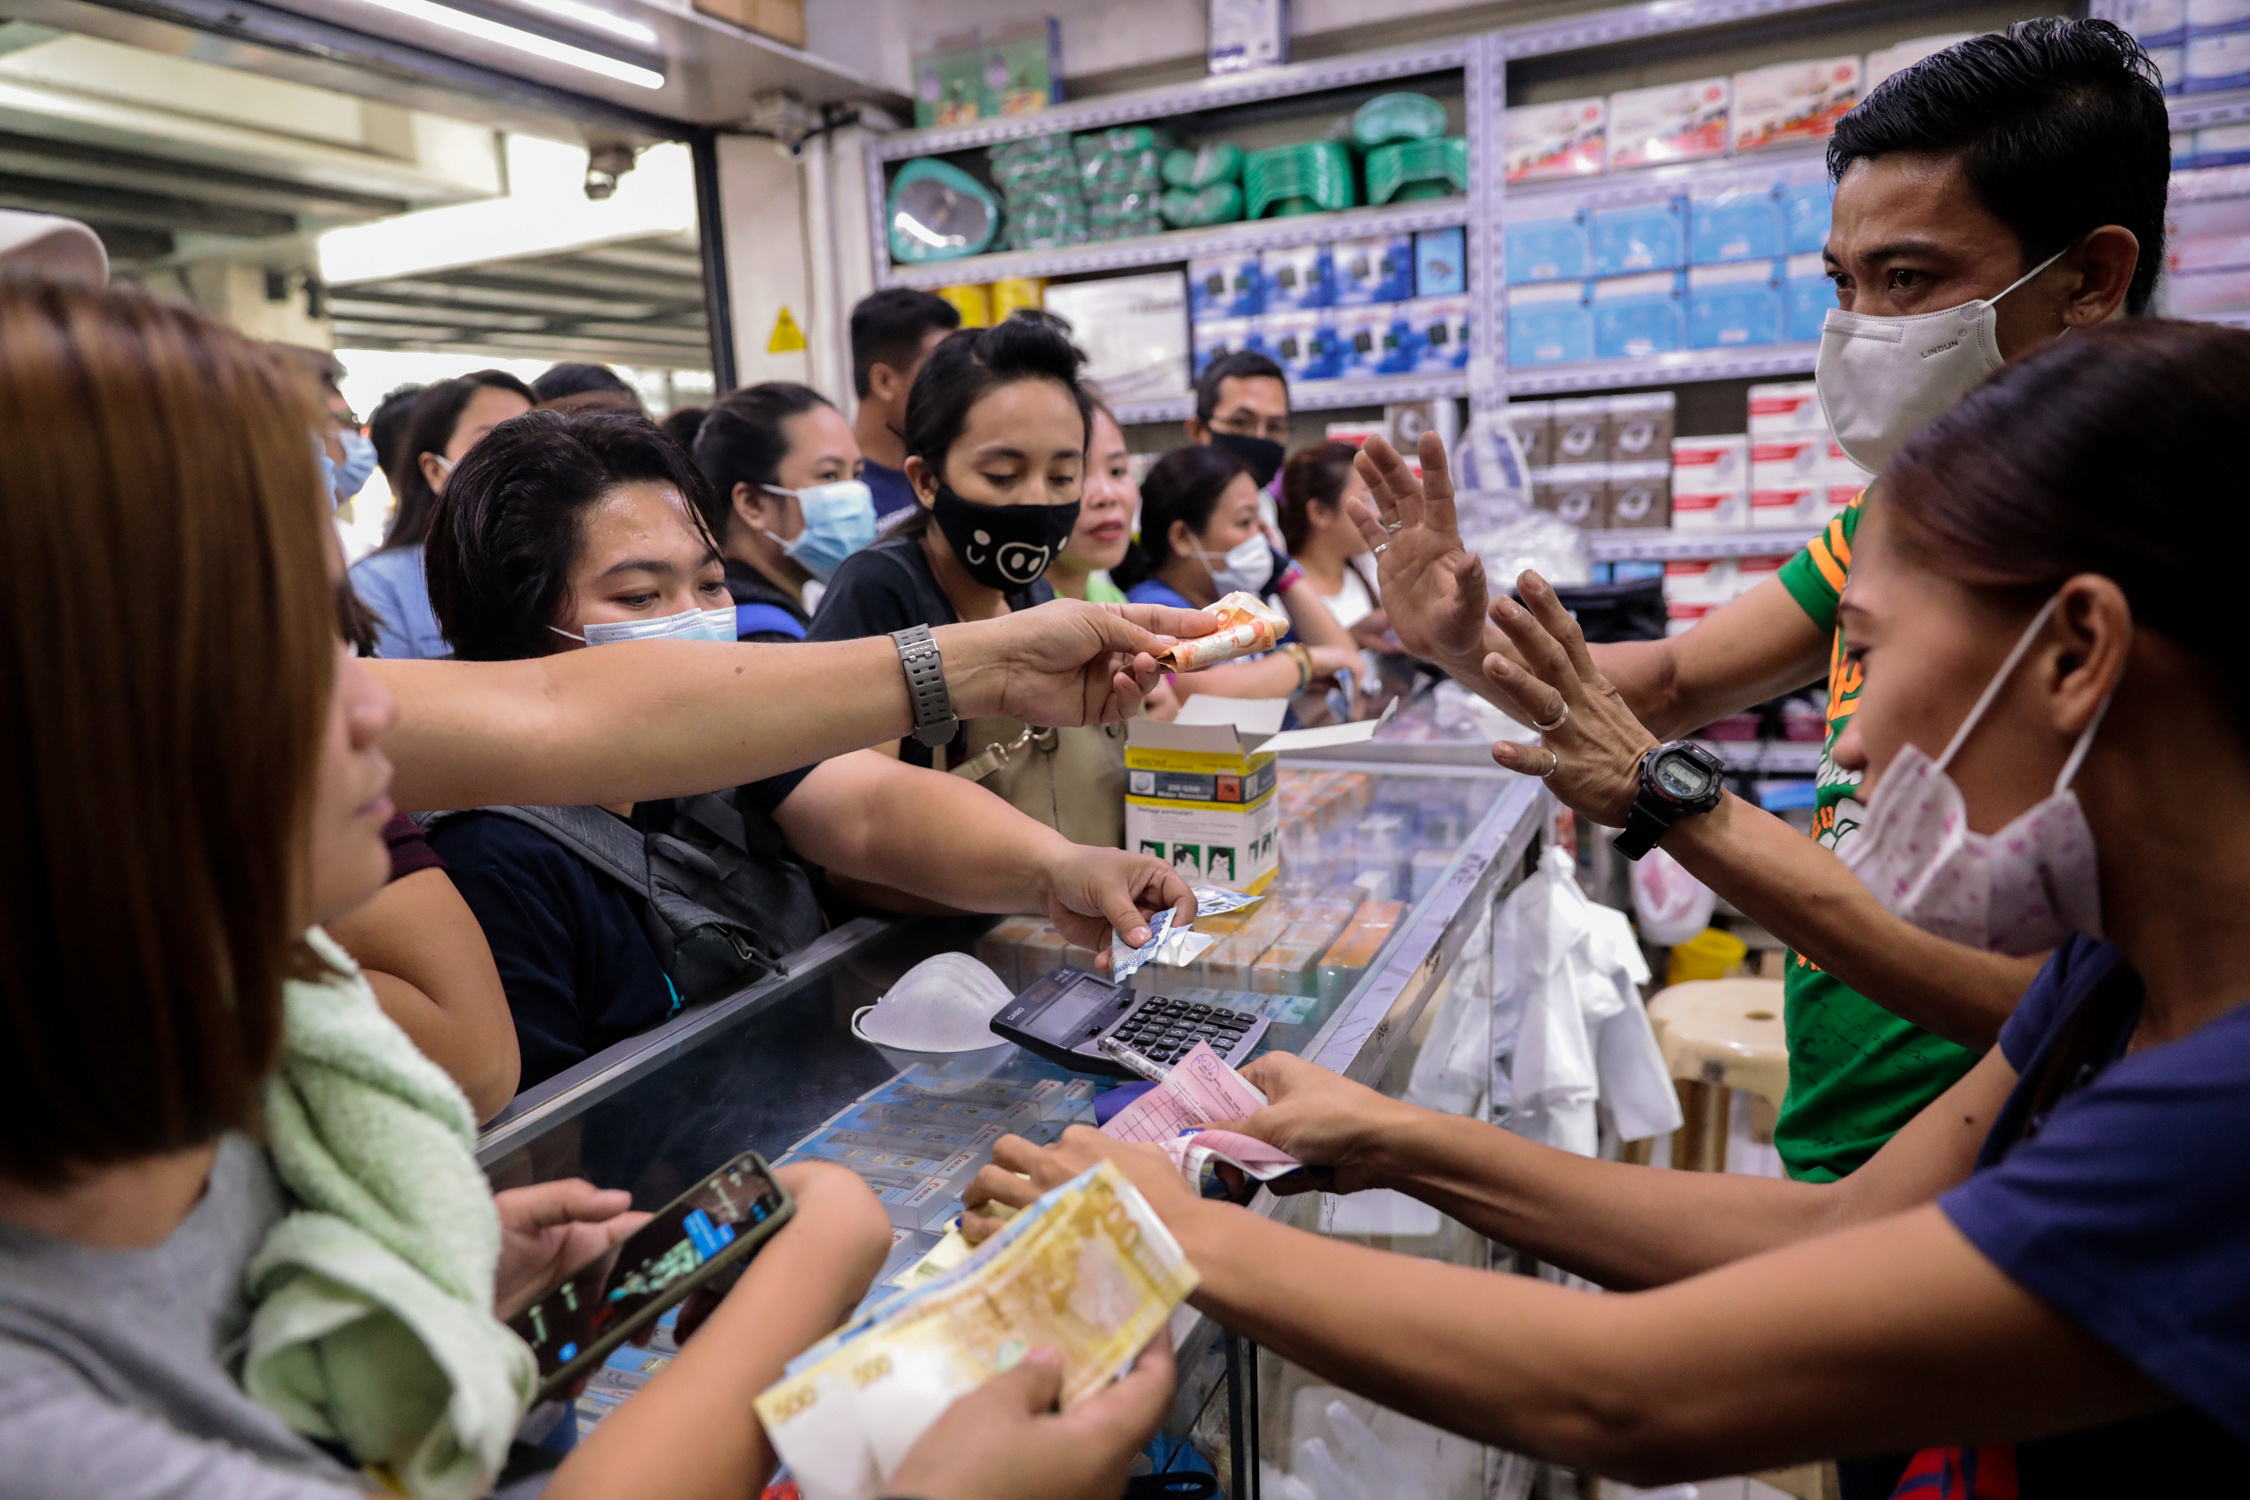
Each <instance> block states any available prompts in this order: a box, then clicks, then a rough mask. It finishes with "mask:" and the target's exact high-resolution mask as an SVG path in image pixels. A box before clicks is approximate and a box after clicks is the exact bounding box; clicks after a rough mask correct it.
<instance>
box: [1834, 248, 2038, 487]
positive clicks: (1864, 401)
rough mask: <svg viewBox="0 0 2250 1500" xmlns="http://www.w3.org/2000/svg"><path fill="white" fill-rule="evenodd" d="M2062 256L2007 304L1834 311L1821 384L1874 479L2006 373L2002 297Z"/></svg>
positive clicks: (1846, 442)
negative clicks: (1884, 313)
mask: <svg viewBox="0 0 2250 1500" xmlns="http://www.w3.org/2000/svg"><path fill="white" fill-rule="evenodd" d="M2067 248H2068V247H2065V249H2064V250H2057V251H2056V252H2055V253H2054V254H2053V255H2050V256H2048V257H2047V258H2046V259H2045V260H2043V261H2041V262H2040V263H2039V264H2038V265H2036V266H2033V267H2032V268H2031V269H2030V270H2028V271H2026V272H2024V273H2023V275H2021V276H2019V277H2017V278H2016V279H2015V282H2014V283H2013V284H2012V285H2010V286H2009V287H2008V288H2007V290H2006V291H2003V292H2001V293H2000V296H1999V297H1989V298H1986V299H1984V300H1982V301H1973V302H1964V303H1962V304H1961V305H1960V306H1959V307H1949V308H1946V309H1945V310H1944V311H1943V312H1933V313H1916V314H1914V315H1913V316H1911V317H1905V318H1878V317H1874V316H1872V315H1870V314H1867V313H1851V312H1845V311H1844V310H1843V309H1842V308H1840V307H1832V308H1830V309H1829V310H1828V317H1827V320H1826V321H1825V322H1823V323H1822V324H1821V325H1820V354H1819V356H1818V358H1817V359H1816V360H1815V362H1814V366H1813V383H1814V384H1815V385H1817V386H1818V387H1819V388H1820V409H1821V411H1822V412H1823V413H1825V414H1826V415H1827V417H1828V430H1829V431H1830V432H1833V433H1834V434H1835V435H1836V446H1838V447H1839V448H1842V449H1843V450H1844V452H1845V453H1846V454H1848V455H1849V456H1850V457H1851V461H1852V462H1853V463H1855V464H1858V465H1859V466H1860V467H1861V468H1863V469H1865V470H1867V471H1868V472H1869V473H1870V474H1873V473H1876V472H1878V471H1880V470H1881V469H1882V467H1883V465H1884V464H1886V463H1889V462H1890V458H1891V455H1892V454H1894V453H1896V452H1898V450H1899V448H1900V447H1901V445H1903V444H1904V443H1905V442H1906V440H1907V439H1908V438H1909V437H1911V436H1913V434H1914V430H1915V429H1916V428H1917V427H1920V426H1921V425H1922V424H1923V423H1924V422H1927V421H1929V420H1930V418H1932V417H1934V416H1936V415H1937V414H1938V413H1939V412H1942V411H1944V410H1945V409H1946V408H1948V407H1950V406H1952V405H1953V403H1954V402H1956V401H1958V400H1960V399H1961V398H1962V397H1963V396H1966V395H1967V394H1969V392H1970V391H1971V390H1973V389H1975V388H1976V385H1977V383H1978V382H1979V381H1981V380H1983V379H1984V378H1985V377H1986V376H1988V375H1990V374H1991V373H1992V372H1993V371H1995V370H1997V369H1999V368H2000V366H2001V364H2002V363H2003V361H2002V360H2001V358H2000V338H1999V334H1998V333H1997V332H1996V328H1997V325H1998V323H1999V316H2000V310H1999V303H2000V297H2005V296H2007V295H2008V293H2009V292H2012V291H2014V290H2015V289H2016V288H2017V287H2019V286H2022V285H2023V284H2024V283H2025V282H2027V281H2029V280H2030V279H2031V278H2032V277H2034V276H2037V275H2038V274H2039V273H2040V272H2041V271H2044V270H2046V269H2047V268H2048V267H2049V266H2051V265H2053V264H2054V263H2055V262H2056V261H2058V260H2060V259H2062V257H2063V255H2064V254H2065V253H2066V251H2067Z"/></svg>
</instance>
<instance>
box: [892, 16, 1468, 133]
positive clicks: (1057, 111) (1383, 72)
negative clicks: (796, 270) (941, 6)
mask: <svg viewBox="0 0 2250 1500" xmlns="http://www.w3.org/2000/svg"><path fill="white" fill-rule="evenodd" d="M1470 45H1471V44H1470V43H1469V42H1468V41H1467V40H1465V39H1462V38H1455V39H1453V40H1450V41H1442V42H1425V43H1422V44H1420V45H1417V46H1411V47H1392V48H1386V49H1384V50H1382V51H1378V52H1355V53H1352V54H1351V55H1349V56H1346V57H1332V58H1324V59H1322V60H1321V61H1318V62H1306V63H1292V64H1290V65H1289V66H1287V67H1282V68H1265V69H1261V70H1258V71H1254V72H1247V73H1222V74H1219V75H1217V76H1215V77H1211V78H1199V79H1197V80H1195V81H1194V82H1193V83H1185V84H1175V85H1172V86H1170V87H1163V88H1151V89H1135V90H1132V91H1130V92H1127V93H1119V94H1104V95H1102V96H1100V97H1099V98H1094V99H1087V100H1083V101H1081V102H1078V103H1072V104H1057V105H1051V106H1049V107H1048V108H1046V109H1043V110H1039V111H1037V112H1036V113H1033V114H1028V115H1007V116H1003V117H1001V118H1000V119H996V120H979V121H977V122H976V123H975V124H973V125H952V126H944V127H940V128H936V129H930V130H913V131H906V132H903V133H900V134H897V135H890V136H885V137H882V138H880V139H879V140H877V141H876V142H875V143H874V145H873V148H872V149H873V151H874V154H875V155H876V157H877V158H878V159H880V160H883V161H898V160H901V159H902V158H905V157H909V156H936V155H941V154H943V153H945V152H948V151H966V150H969V149H971V148H973V147H977V146H990V145H994V144H996V143H998V142H1000V141H1015V140H1022V139H1024V138H1026V137H1028V136H1035V135H1051V134H1054V133H1056V132H1058V131H1074V130H1099V129H1101V128H1102V127H1103V126H1106V125H1128V124H1132V123H1134V122H1136V121H1141V120H1161V119H1167V118H1170V117H1173V116H1177V115H1192V114H1200V113H1203V112H1205V111H1207V110H1215V109H1234V108H1238V107H1240V106H1242V105H1246V104H1262V103H1265V102H1266V101H1268V100H1273V99H1287V98H1291V97H1293V96H1295V95H1299V94H1319V93H1326V92H1327V91H1329V90H1331V89H1347V88H1359V87H1364V86H1366V85H1368V84H1379V83H1387V82H1390V81H1392V80H1394V79H1406V78H1416V77H1420V76H1422V75H1424V74H1429V73H1444V72H1449V71H1452V70H1455V69H1458V68H1462V67H1465V66H1466V65H1467V63H1468V60H1469V51H1470Z"/></svg>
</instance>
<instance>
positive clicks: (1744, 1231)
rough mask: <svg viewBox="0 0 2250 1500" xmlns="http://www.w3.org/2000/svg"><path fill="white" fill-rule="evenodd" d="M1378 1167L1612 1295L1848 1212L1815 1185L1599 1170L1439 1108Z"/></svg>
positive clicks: (1381, 1156)
mask: <svg viewBox="0 0 2250 1500" xmlns="http://www.w3.org/2000/svg"><path fill="white" fill-rule="evenodd" d="M1373 1170H1374V1173H1375V1175H1377V1176H1378V1177H1380V1178H1382V1179H1383V1180H1385V1181H1387V1182H1388V1183H1389V1184H1390V1185H1391V1186H1392V1187H1394V1188H1396V1189H1397V1190H1399V1191H1400V1192H1403V1193H1407V1194H1409V1195H1411V1196H1413V1197H1415V1198H1419V1199H1421V1200H1422V1201H1423V1202H1425V1203H1428V1204H1430V1205H1431V1206H1432V1207H1434V1208H1437V1209H1439V1210H1441V1211H1442V1212H1444V1213H1446V1214H1448V1215H1450V1216H1452V1217H1453V1218H1455V1219H1458V1220H1460V1221H1461V1222H1462V1223H1463V1224H1466V1225H1468V1226H1469V1227H1470V1228H1471V1229H1474V1230H1476V1231H1477V1232H1478V1233H1480V1234H1483V1235H1485V1236H1486V1237H1487V1238H1489V1239H1494V1240H1498V1241H1500V1242H1501V1243H1502V1244H1505V1245H1509V1246H1511V1247H1513V1248H1515V1249H1518V1250H1523V1251H1527V1252H1529V1253H1530V1254H1532V1255H1536V1256H1538V1257H1539V1258H1540V1259H1541V1260H1544V1261H1546V1262H1548V1263H1549V1264H1551V1265H1556V1266H1560V1267H1562V1268H1563V1269H1564V1270H1566V1271H1570V1272H1572V1273H1573V1274H1575V1275H1579V1276H1583V1277H1585V1278H1586V1279H1587V1280H1589V1281H1594V1282H1598V1283H1600V1284H1601V1285H1603V1286H1607V1287H1613V1288H1637V1287H1648V1286H1662V1285H1665V1284H1667V1283H1670V1282H1674V1281H1678V1280H1680V1279H1682V1278H1684V1277H1688V1276H1693V1275H1696V1274H1697V1273H1699V1272H1702V1271H1707V1270H1709V1269H1711V1268H1712V1267H1713V1266H1719V1265H1725V1264H1726V1263H1728V1262H1730V1261H1734V1260H1739V1259H1741V1258H1742V1257H1743V1256H1746V1255H1754V1254H1757V1253H1758V1252H1760V1251H1763V1250H1770V1249H1773V1248H1775V1247H1777V1246H1780V1245H1784V1244H1789V1243H1791V1242H1793V1241H1796V1240H1800V1239H1803V1238H1806V1237H1807V1236H1809V1235H1812V1234H1815V1233H1818V1232H1820V1231H1821V1230H1823V1229H1826V1228H1828V1227H1829V1226H1830V1218H1831V1210H1832V1209H1834V1208H1836V1207H1837V1206H1838V1205H1837V1204H1836V1203H1835V1202H1833V1201H1832V1194H1831V1193H1830V1192H1829V1190H1827V1189H1825V1188H1821V1187H1816V1186H1814V1185H1812V1184H1809V1183H1796V1182H1778V1181H1774V1180H1770V1179H1767V1178H1762V1177H1742V1176H1729V1175H1727V1174H1724V1173H1712V1172H1658V1171H1652V1170H1650V1169H1648V1168H1646V1167H1634V1166H1627V1165H1624V1164H1622V1163H1619V1162H1609V1161H1597V1160H1594V1159H1592V1158H1589V1157H1583V1156H1577V1155H1573V1154H1572V1153H1570V1152H1568V1151H1557V1150H1555V1149H1553V1148H1552V1147H1548V1146H1542V1145H1539V1144H1538V1143H1536V1142H1534V1141H1527V1140H1525V1139H1524V1138H1522V1137H1521V1136H1517V1135H1511V1134H1510V1133H1509V1132H1507V1131H1505V1130H1502V1129H1499V1128H1498V1127H1496V1126H1492V1125H1486V1124H1483V1123H1481V1122H1479V1121H1476V1120H1468V1119H1463V1118H1461V1117H1459V1116H1456V1115H1447V1114H1439V1113H1437V1112H1435V1111H1423V1112H1421V1113H1419V1114H1418V1115H1416V1116H1415V1117H1414V1119H1413V1121H1412V1123H1411V1124H1408V1125H1407V1126H1405V1127H1404V1128H1403V1129H1400V1130H1397V1131H1394V1132H1392V1133H1390V1134H1389V1135H1388V1136H1386V1138H1385V1139H1384V1140H1383V1142H1382V1143H1381V1144H1380V1146H1379V1147H1378V1152H1377V1158H1376V1162H1375V1164H1374V1168H1373Z"/></svg>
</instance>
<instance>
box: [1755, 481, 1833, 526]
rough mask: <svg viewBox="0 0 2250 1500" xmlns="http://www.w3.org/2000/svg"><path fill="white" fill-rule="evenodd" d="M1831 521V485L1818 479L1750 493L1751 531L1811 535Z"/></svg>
mask: <svg viewBox="0 0 2250 1500" xmlns="http://www.w3.org/2000/svg"><path fill="white" fill-rule="evenodd" d="M1827 519H1828V486H1827V485H1825V484H1822V483H1820V482H1819V481H1817V480H1813V481H1808V482H1806V483H1804V484H1796V485H1786V486H1776V487H1774V488H1772V489H1753V490H1751V491H1750V529H1751V530H1752V531H1798V532H1810V531H1812V530H1813V528H1815V527H1817V526H1818V525H1820V523H1821V522H1823V521H1825V520H1827Z"/></svg>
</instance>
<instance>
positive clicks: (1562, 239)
mask: <svg viewBox="0 0 2250 1500" xmlns="http://www.w3.org/2000/svg"><path fill="white" fill-rule="evenodd" d="M1587 215H1588V210H1587V209H1586V207H1585V206H1584V205H1583V204H1567V203H1565V204H1544V205H1541V206H1539V207H1537V208H1534V209H1531V210H1527V211H1526V217H1524V218H1522V219H1510V220H1509V221H1508V225H1507V228H1506V230H1505V231H1504V232H1503V233H1502V235H1501V238H1500V250H1501V258H1502V261H1503V263H1504V270H1505V274H1506V275H1507V278H1508V285H1510V286H1529V285H1531V284H1532V283H1534V282H1540V281H1577V280H1583V279H1585V278H1586V277H1588V276H1591V275H1592V274H1593V273H1594V242H1593V240H1592V238H1591V237H1590V236H1589V234H1588V232H1587V227H1586V220H1587Z"/></svg>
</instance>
